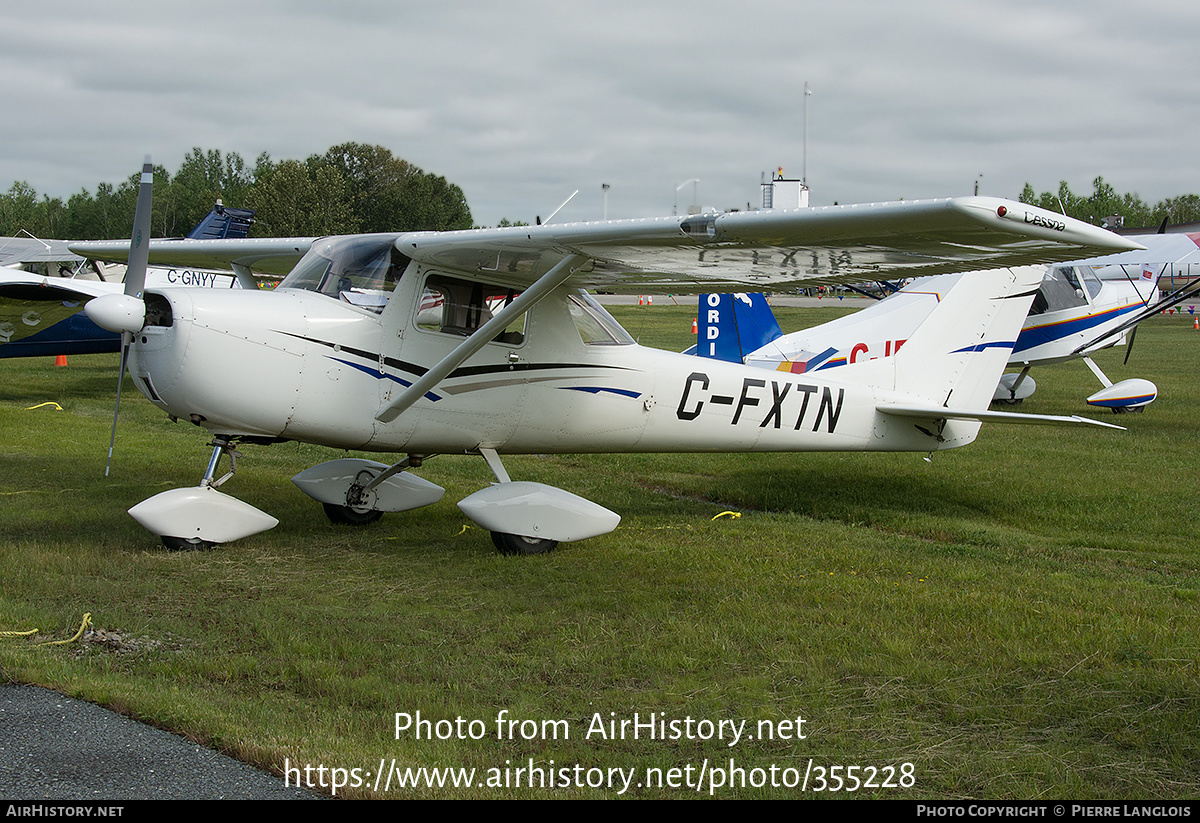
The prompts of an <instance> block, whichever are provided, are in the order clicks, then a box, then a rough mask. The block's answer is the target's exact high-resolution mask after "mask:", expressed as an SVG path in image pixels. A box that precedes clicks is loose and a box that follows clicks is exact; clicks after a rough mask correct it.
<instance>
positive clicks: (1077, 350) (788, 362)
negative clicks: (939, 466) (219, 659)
mask: <svg viewBox="0 0 1200 823" xmlns="http://www.w3.org/2000/svg"><path fill="white" fill-rule="evenodd" d="M1132 239H1134V240H1136V241H1137V242H1139V243H1140V244H1143V245H1144V246H1145V247H1146V250H1145V251H1135V252H1129V253H1125V254H1122V255H1117V256H1104V257H1100V258H1093V259H1087V260H1081V261H1076V262H1073V263H1066V264H1056V265H1053V266H1049V267H1047V269H1046V273H1045V276H1044V277H1043V279H1042V283H1041V284H1040V286H1039V288H1038V293H1037V295H1036V296H1035V298H1034V300H1033V304H1032V306H1031V307H1030V311H1029V316H1028V317H1027V318H1026V320H1025V323H1024V325H1023V327H1022V329H1021V332H1020V334H1019V335H1018V336H1017V338H1016V341H1015V342H1014V345H1013V349H1012V353H1011V355H1010V357H1009V365H1013V366H1018V367H1020V368H1021V372H1020V373H1017V374H1005V375H1003V377H1002V378H1001V379H1000V381H999V383H998V384H997V387H996V392H995V397H994V400H995V401H996V402H1001V403H1010V404H1011V403H1019V402H1020V401H1021V400H1023V399H1024V398H1026V397H1029V396H1030V395H1032V394H1033V391H1034V389H1035V384H1034V381H1033V380H1032V378H1029V376H1028V375H1029V371H1030V369H1031V368H1033V367H1034V366H1038V365H1046V364H1050V363H1061V362H1065V361H1067V360H1073V359H1077V358H1078V359H1083V361H1084V362H1085V363H1086V364H1087V365H1088V366H1089V368H1090V369H1091V370H1092V371H1093V373H1094V374H1095V375H1096V377H1097V378H1098V379H1099V380H1100V381H1101V383H1102V384H1103V385H1104V388H1103V389H1102V390H1101V391H1099V392H1096V393H1094V394H1093V395H1091V396H1090V397H1089V398H1088V401H1087V402H1088V403H1089V404H1091V405H1094V406H1098V407H1104V408H1110V409H1112V410H1113V411H1140V410H1142V409H1144V408H1145V406H1146V405H1147V404H1149V403H1150V402H1152V401H1153V400H1154V398H1155V397H1156V396H1157V393H1158V390H1157V388H1156V387H1155V386H1154V384H1153V383H1151V382H1150V381H1148V380H1143V379H1140V378H1131V379H1127V380H1122V381H1120V382H1119V383H1116V384H1114V383H1113V382H1112V381H1111V380H1109V379H1108V377H1107V376H1106V375H1104V373H1103V372H1102V371H1101V370H1100V368H1099V367H1098V366H1097V365H1096V364H1095V362H1094V361H1093V360H1092V359H1091V357H1090V356H1089V355H1091V354H1092V353H1094V352H1096V351H1099V350H1101V349H1103V348H1107V347H1109V346H1113V345H1117V344H1123V343H1125V341H1126V334H1127V333H1130V334H1131V330H1133V331H1136V326H1137V323H1140V322H1141V321H1142V320H1144V319H1146V318H1147V317H1149V316H1151V315H1153V314H1155V313H1157V312H1159V311H1161V310H1163V309H1164V308H1166V307H1169V306H1171V305H1175V304H1177V303H1180V302H1183V301H1184V300H1187V299H1189V298H1191V297H1193V296H1195V295H1196V294H1197V286H1198V284H1200V281H1198V280H1197V279H1196V278H1193V277H1190V274H1191V269H1190V267H1191V266H1192V265H1194V264H1197V263H1198V262H1200V246H1198V245H1197V238H1196V237H1192V236H1190V235H1184V234H1156V235H1145V236H1137V237H1134V238H1132ZM961 276H962V275H959V274H949V275H940V276H936V277H930V278H921V279H918V280H916V281H914V282H912V283H909V284H908V285H907V286H905V287H904V288H902V289H900V290H899V291H897V292H895V293H893V294H891V295H889V296H888V297H887V298H886V299H883V300H881V301H880V302H878V303H875V304H872V305H871V306H868V307H867V308H865V309H863V310H862V311H860V312H856V313H855V314H853V315H849V316H846V317H843V318H839V319H837V320H834V321H831V322H829V323H825V324H822V325H820V326H815V327H812V328H809V329H804V330H801V331H797V332H793V333H791V334H786V335H785V334H784V333H783V332H782V330H780V328H779V326H778V323H777V322H776V320H775V317H774V315H773V314H772V312H771V309H770V306H769V305H768V304H767V301H766V299H765V297H764V296H763V295H761V294H738V295H713V294H709V295H702V296H701V298H700V307H699V314H698V316H697V333H698V344H697V350H696V353H697V354H700V355H701V356H703V357H710V358H711V357H716V358H719V359H725V360H732V361H735V362H745V363H747V364H753V365H759V366H765V367H766V368H772V369H780V370H786V371H796V372H800V373H803V372H810V371H814V370H824V369H830V368H835V367H837V366H842V365H846V364H849V363H854V362H857V361H858V360H860V359H863V358H867V359H873V358H877V357H890V356H892V355H893V354H895V353H896V351H898V350H899V349H900V347H901V346H903V345H904V342H905V341H906V340H907V338H908V336H909V334H910V333H911V331H912V329H914V328H915V327H916V326H917V325H918V324H919V323H920V322H921V321H922V320H923V319H924V318H925V317H926V316H927V315H928V314H929V312H930V311H932V310H933V308H934V307H935V306H936V305H937V304H938V301H939V300H940V299H941V296H942V295H943V294H944V293H945V292H946V290H947V289H949V288H950V287H952V286H953V285H954V283H956V282H957V280H958V278H959V277H961ZM1168 278H1172V279H1178V280H1180V281H1182V282H1183V286H1182V287H1181V288H1180V289H1178V290H1177V291H1175V292H1173V293H1172V294H1171V295H1169V296H1168V297H1167V298H1163V299H1160V297H1159V283H1160V282H1161V281H1164V280H1166V279H1168ZM1131 342H1132V338H1131Z"/></svg>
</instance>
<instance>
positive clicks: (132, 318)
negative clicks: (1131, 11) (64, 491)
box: [84, 155, 154, 477]
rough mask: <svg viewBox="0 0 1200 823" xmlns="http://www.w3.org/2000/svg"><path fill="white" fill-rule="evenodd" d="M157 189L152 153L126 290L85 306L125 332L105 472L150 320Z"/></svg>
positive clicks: (96, 318)
mask: <svg viewBox="0 0 1200 823" xmlns="http://www.w3.org/2000/svg"><path fill="white" fill-rule="evenodd" d="M153 193H154V166H153V164H151V162H150V156H149V155H147V156H146V161H145V163H143V164H142V178H141V182H140V183H139V184H138V196H137V206H136V208H135V210H134V213H133V236H132V237H131V238H130V241H129V265H128V266H127V267H126V269H125V290H124V292H123V293H122V294H108V295H104V296H103V297H96V298H93V299H91V300H89V301H88V304H87V306H85V307H84V312H85V313H86V314H87V316H88V317H89V318H90V319H91V320H92V322H93V323H95V324H96V325H97V326H100V327H101V328H103V329H108V330H109V331H115V332H120V333H121V367H120V370H119V371H118V372H117V402H116V406H115V408H114V409H113V424H112V435H111V436H110V437H109V440H108V462H107V463H105V465H104V476H105V477H108V472H109V469H110V468H112V456H113V447H114V445H115V444H116V441H117V417H118V416H119V415H120V413H121V384H122V383H123V382H124V381H125V368H126V364H127V363H128V361H129V346H130V344H131V343H132V342H133V336H134V335H135V334H137V333H138V332H139V331H141V330H142V326H144V325H145V324H146V304H145V302H144V301H143V300H142V291H143V290H144V289H145V287H146V265H147V264H148V263H149V260H150V207H151V200H152V195H153Z"/></svg>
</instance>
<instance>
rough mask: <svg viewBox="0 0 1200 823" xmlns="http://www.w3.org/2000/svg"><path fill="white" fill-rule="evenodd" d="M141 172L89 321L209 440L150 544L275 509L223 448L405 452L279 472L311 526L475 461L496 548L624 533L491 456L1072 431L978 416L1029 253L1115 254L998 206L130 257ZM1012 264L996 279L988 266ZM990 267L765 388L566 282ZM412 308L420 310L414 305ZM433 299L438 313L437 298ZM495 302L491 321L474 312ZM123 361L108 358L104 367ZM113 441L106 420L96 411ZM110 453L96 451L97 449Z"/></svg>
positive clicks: (473, 503) (147, 515) (222, 528)
mask: <svg viewBox="0 0 1200 823" xmlns="http://www.w3.org/2000/svg"><path fill="white" fill-rule="evenodd" d="M151 179H152V171H151V167H150V166H149V164H147V166H146V167H145V169H144V171H143V175H142V180H143V183H142V191H141V192H140V194H139V203H140V204H142V203H143V201H144V205H141V207H140V209H139V217H138V222H137V225H136V226H135V229H134V240H133V242H132V244H131V246H125V245H124V244H113V243H84V244H77V245H75V246H73V248H74V249H75V250H76V251H77V252H78V253H80V254H84V255H86V256H88V257H99V258H101V259H105V258H106V257H108V258H109V259H124V258H125V257H126V256H128V258H129V265H130V276H127V278H126V291H125V294H123V295H112V296H106V297H100V298H96V299H93V300H92V301H91V302H90V303H89V304H88V305H87V309H86V311H87V313H88V315H89V316H90V317H92V318H93V319H94V320H95V321H96V322H97V323H98V324H99V325H101V326H103V327H105V328H108V329H111V330H114V331H120V332H121V333H122V335H123V337H124V339H125V340H126V341H127V343H128V345H127V346H126V349H127V350H128V365H129V371H130V373H131V374H132V376H133V379H134V383H135V385H137V387H138V389H139V390H140V391H141V392H142V393H143V394H144V395H145V396H146V397H147V398H149V400H150V402H152V403H154V404H155V405H157V406H159V407H160V408H161V409H163V411H165V412H166V413H167V414H168V415H170V416H172V417H173V418H177V419H182V420H187V421H190V422H192V423H194V424H195V425H197V426H199V427H201V428H203V429H205V430H207V431H208V432H209V433H211V435H212V436H213V442H212V443H211V444H210V445H211V446H212V447H213V451H212V456H211V458H210V460H209V464H208V469H207V471H206V472H205V474H204V477H203V479H202V480H201V482H200V485H199V486H197V487H194V488H187V489H174V490H171V491H166V492H163V493H161V494H158V495H156V496H154V497H152V498H150V499H148V500H146V501H143V502H142V503H140V504H138V505H137V506H134V507H133V508H132V509H131V510H130V513H131V514H132V515H133V516H134V517H135V518H136V519H137V520H138V521H139V522H140V523H141V524H142V525H144V526H145V527H147V528H148V529H149V530H151V531H152V532H154V533H156V534H158V535H160V536H161V537H162V538H163V541H164V543H165V544H166V545H168V546H172V547H180V548H186V547H189V546H193V547H207V546H210V545H211V544H214V543H221V542H226V541H229V540H235V539H238V538H241V537H245V536H247V535H250V534H254V533H256V532H258V531H261V530H263V529H267V528H271V527H272V526H274V525H275V524H276V523H277V521H276V520H275V518H273V517H271V516H269V515H267V514H265V513H263V512H261V511H259V510H258V509H256V508H254V507H253V506H250V505H248V504H246V503H243V502H241V501H238V500H236V499H234V498H232V497H229V496H227V495H225V494H223V493H222V492H219V491H217V488H216V487H217V486H219V485H220V484H221V483H223V482H224V481H225V480H227V479H228V478H229V477H230V476H231V475H232V465H231V468H230V471H229V472H227V473H226V474H225V475H224V476H222V477H220V478H217V476H216V475H217V466H218V464H219V462H220V459H221V456H222V455H223V454H228V455H229V456H230V459H231V463H232V460H233V457H234V450H233V449H234V445H235V444H236V443H238V442H239V441H241V442H250V443H271V442H277V441H282V440H300V441H305V442H310V443H318V444H323V445H327V446H330V447H332V448H336V449H354V450H360V449H361V450H369V451H377V452H391V453H398V454H404V455H406V456H405V457H403V458H402V459H399V460H397V461H396V462H394V463H392V464H391V465H386V464H384V463H380V462H375V461H370V460H365V459H357V458H342V459H336V460H332V461H330V462H327V463H322V464H320V465H318V466H315V467H313V468H310V469H308V470H307V471H304V472H302V473H300V474H299V475H297V476H296V477H294V478H293V481H294V482H295V483H296V485H297V486H298V487H299V488H300V489H302V490H303V491H304V492H305V493H307V494H308V495H310V496H311V497H313V498H315V499H316V500H318V501H319V502H321V503H322V504H324V506H325V509H326V512H327V513H328V514H329V516H330V517H331V519H333V520H335V521H340V522H349V523H363V522H370V521H372V520H374V519H376V518H378V517H379V516H380V513H381V512H385V511H403V510H407V509H412V508H416V507H418V506H424V505H428V504H430V503H433V502H435V501H437V500H438V499H439V498H440V497H441V495H442V492H443V490H442V489H441V488H440V487H438V486H436V485H434V484H432V483H430V482H428V481H426V480H423V479H421V478H418V477H416V476H415V475H413V474H412V473H410V472H408V471H404V470H405V469H408V468H416V467H419V466H420V465H421V464H422V462H423V461H424V460H425V459H427V458H428V457H430V456H432V455H435V454H445V453H457V454H462V453H470V454H479V455H481V456H482V457H483V458H484V460H485V461H486V462H487V465H488V466H489V468H490V469H491V470H492V472H493V473H494V474H495V476H496V479H497V481H498V482H497V483H496V484H494V485H491V486H489V487H487V488H484V489H482V490H481V491H478V492H475V493H474V494H472V495H470V496H468V497H467V498H465V499H464V500H462V501H461V502H460V503H459V506H460V508H461V509H462V510H463V511H464V512H465V513H466V514H467V516H468V517H470V518H471V519H472V520H473V521H475V522H476V523H477V524H479V525H480V526H482V527H483V528H485V529H487V530H488V531H490V532H492V537H493V542H494V543H495V545H496V546H497V548H498V549H500V550H501V551H504V552H517V553H538V552H542V551H547V550H549V549H551V548H553V547H554V546H555V545H556V544H557V543H558V542H559V541H571V540H580V539H584V538H587V537H592V536H595V535H599V534H605V533H607V532H609V531H611V530H612V529H614V528H615V527H616V525H617V523H618V522H619V520H620V518H619V516H618V515H617V514H615V513H613V512H610V511H608V510H607V509H605V508H603V507H601V506H599V505H598V504H596V503H593V502H591V501H588V500H585V499H583V498H581V497H578V496H576V495H573V494H571V493H569V492H567V491H564V490H562V489H558V488H554V487H552V486H548V485H545V484H541V483H531V482H522V481H519V480H511V479H510V478H509V476H508V473H507V472H506V471H505V469H504V467H503V465H502V464H501V460H500V456H499V455H500V454H527V453H571V452H660V451H670V452H700V451H808V450H853V451H915V452H932V451H935V450H938V449H946V448H953V447H956V446H961V445H965V444H967V443H969V442H971V441H972V440H973V439H974V437H975V435H976V432H977V431H978V429H979V426H980V421H982V420H1010V421H1016V422H1064V423H1080V422H1093V421H1085V420H1083V419H1082V418H1076V417H1063V418H1048V417H1038V416H1033V415H1019V414H1014V413H1010V412H989V411H987V404H988V401H989V400H990V398H991V394H992V391H993V389H994V388H995V385H996V380H997V379H998V377H999V373H1000V370H1001V369H1003V366H1004V364H1005V363H1006V362H1007V360H1008V352H1009V350H1010V349H1011V348H1012V345H1013V341H1014V339H1015V335H1016V331H1017V330H1018V329H1019V328H1020V323H1021V320H1022V318H1024V317H1025V314H1026V311H1027V310H1028V307H1029V302H1030V300H1032V298H1033V295H1034V293H1035V292H1036V288H1037V284H1038V282H1039V281H1040V279H1041V269H1040V268H1032V267H1024V266H1022V264H1025V263H1029V262H1044V261H1046V260H1054V259H1058V260H1061V259H1069V258H1076V257H1079V256H1080V255H1081V253H1083V254H1095V253H1099V252H1104V251H1115V250H1120V249H1129V248H1134V247H1136V244H1133V243H1131V242H1130V241H1128V240H1125V239H1123V238H1121V237H1118V236H1116V235H1113V234H1110V233H1108V232H1106V231H1103V230H1100V229H1097V228H1095V227H1092V226H1088V225H1085V224H1082V223H1076V222H1074V221H1070V220H1063V219H1061V218H1058V217H1056V216H1054V215H1053V214H1050V213H1047V212H1043V211H1040V210H1037V209H1034V208H1031V207H1027V206H1023V205H1021V204H1017V203H1013V202H1009V201H1004V200H998V199H994V198H979V197H970V198H962V199H956V200H941V201H925V202H920V201H916V202H902V203H885V204H875V205H861V206H841V207H830V208H815V209H802V210H797V211H775V212H758V213H755V212H741V213H729V214H721V215H699V216H688V217H671V218H656V219H646V220H622V221H605V222H599V223H581V224H573V225H571V224H564V225H541V226H536V227H535V226H521V227H512V228H502V229H479V230H473V231H458V232H445V233H434V232H408V233H398V234H371V235H354V236H343V237H326V238H320V239H313V238H285V239H280V240H230V241H192V240H182V241H169V242H147V241H146V239H145V238H146V236H147V234H148V231H147V223H146V220H147V218H146V217H144V216H143V213H148V211H149V208H148V205H149V201H150V194H149V192H150V186H151ZM147 260H149V261H151V262H156V263H160V264H161V263H167V262H172V263H174V264H177V265H204V266H212V265H218V264H223V265H239V266H247V267H250V268H254V269H257V270H260V271H261V270H264V269H265V270H272V269H276V268H278V267H280V266H282V265H285V264H289V265H290V264H292V263H294V264H295V266H294V268H293V269H292V271H291V273H290V274H289V275H288V276H287V277H286V278H285V280H284V281H283V282H282V283H281V284H280V285H279V287H278V288H277V289H275V290H274V291H270V292H263V291H251V290H225V291H214V290H194V289H192V290H189V289H157V290H145V291H144V290H143V287H142V286H141V284H140V283H139V282H138V279H137V277H136V274H135V273H136V272H137V271H139V270H141V269H142V268H144V267H145V266H146V264H147ZM1009 267H1016V268H1009ZM962 269H971V270H978V269H990V271H986V272H981V273H979V274H975V275H972V276H971V277H970V278H964V279H963V281H962V287H961V288H956V289H954V290H952V291H951V292H950V293H948V294H947V295H946V297H945V299H944V300H942V302H941V305H940V306H939V308H938V310H936V311H934V312H933V313H931V314H930V316H929V319H928V320H927V322H926V323H924V324H922V326H921V328H919V329H917V331H916V332H914V334H913V335H912V336H911V337H910V338H909V340H908V342H907V343H906V344H905V347H904V350H903V352H901V353H900V355H899V356H897V357H893V358H889V359H888V360H886V361H870V362H864V363H862V364H860V365H858V366H856V367H852V368H846V369H840V370H838V372H839V373H838V374H836V375H830V376H825V375H803V376H793V375H783V374H779V375H770V374H766V373H764V372H763V371H762V370H761V369H755V368H751V367H747V366H744V365H742V364H740V363H736V364H735V363H725V362H716V361H713V362H699V361H697V359H696V358H694V357H689V356H686V355H682V354H679V353H675V352H665V351H659V350H655V349H648V348H643V347H641V346H638V345H637V344H635V343H634V341H633V340H632V339H631V338H630V336H629V335H628V334H627V333H626V332H625V330H624V329H622V328H621V327H620V325H618V324H617V322H616V321H615V320H614V319H613V318H612V317H611V316H610V315H609V314H608V313H607V312H606V311H605V310H604V309H603V308H601V307H600V306H599V304H597V303H596V302H595V301H594V300H593V299H592V298H590V297H589V296H588V295H587V294H586V293H585V292H584V291H583V289H585V288H589V287H590V288H596V287H600V288H604V289H613V288H622V289H626V290H636V291H645V290H646V289H648V288H650V287H658V288H665V289H667V290H668V291H670V292H674V293H678V292H680V291H682V290H684V289H693V290H697V291H700V290H712V288H713V287H714V286H719V287H725V288H735V289H738V290H748V289H755V290H758V289H763V288H767V287H770V288H778V287H780V286H784V285H789V284H791V285H797V284H810V285H811V284H814V283H832V282H842V281H844V280H852V281H862V280H864V279H872V278H871V277H867V276H865V275H873V276H874V277H878V273H879V272H880V271H885V270H886V271H888V272H890V273H891V274H892V276H916V275H921V274H936V273H942V272H947V271H955V270H962ZM430 298H434V299H430ZM439 299H440V300H439ZM496 299H499V301H500V305H502V306H503V308H500V309H499V310H498V311H494V313H493V308H492V307H493V306H495V305H497V304H496V302H495V301H496ZM125 360H126V358H125V357H124V356H123V357H122V368H124V363H125ZM114 430H115V420H114ZM110 453H111V447H110Z"/></svg>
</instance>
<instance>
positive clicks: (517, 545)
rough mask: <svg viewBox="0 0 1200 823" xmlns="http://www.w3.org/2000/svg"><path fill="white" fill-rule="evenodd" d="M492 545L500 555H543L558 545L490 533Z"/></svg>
mask: <svg viewBox="0 0 1200 823" xmlns="http://www.w3.org/2000/svg"><path fill="white" fill-rule="evenodd" d="M492 543H494V544H495V546H496V548H497V549H498V550H499V551H500V553H501V554H545V553H546V552H549V551H553V550H554V547H555V546H557V545H558V541H557V540H542V539H540V538H537V537H523V536H521V535H519V534H505V533H504V532H492Z"/></svg>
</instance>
